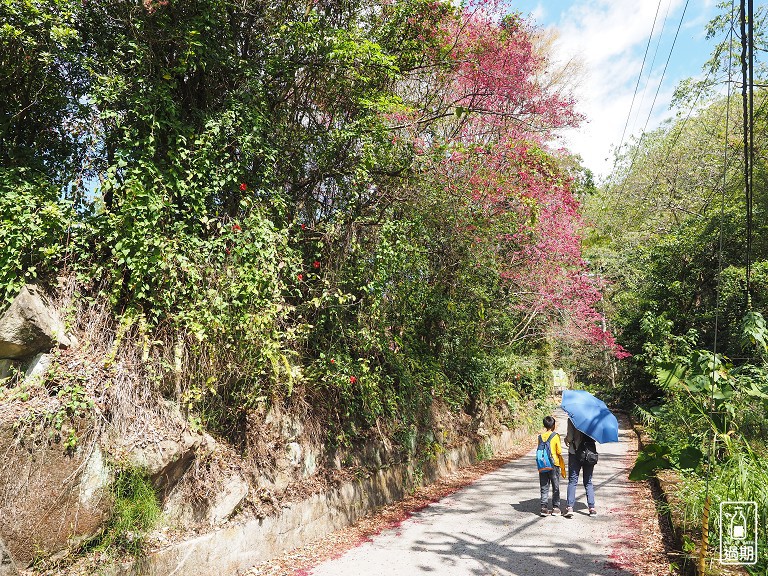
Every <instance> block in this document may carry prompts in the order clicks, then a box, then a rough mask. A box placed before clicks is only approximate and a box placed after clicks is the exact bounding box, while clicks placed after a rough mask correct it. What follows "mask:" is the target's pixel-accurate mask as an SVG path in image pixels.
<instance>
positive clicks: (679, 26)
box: [619, 0, 690, 193]
mask: <svg viewBox="0 0 768 576" xmlns="http://www.w3.org/2000/svg"><path fill="white" fill-rule="evenodd" d="M689 2H690V0H686V1H685V6H683V13H682V14H681V15H680V22H679V23H678V24H677V30H676V31H675V37H674V39H673V40H672V46H671V47H670V49H669V55H668V56H667V61H666V63H665V64H664V70H663V71H662V73H661V79H660V80H659V86H658V88H657V89H656V94H655V95H654V97H653V102H652V103H651V108H650V110H649V112H648V118H647V119H646V121H645V125H644V126H643V131H642V132H641V134H640V140H639V141H638V142H637V145H636V146H635V151H634V153H633V154H632V160H631V161H630V163H629V169H628V170H627V175H629V174H631V173H632V168H633V167H634V166H635V160H637V154H638V153H639V151H640V146H641V145H642V143H643V138H644V137H645V130H646V128H647V127H648V122H649V121H650V119H651V115H652V114H653V108H654V106H655V105H656V99H657V98H658V96H659V92H660V91H661V85H662V84H663V82H664V76H666V73H667V67H668V66H669V61H670V60H671V59H672V53H673V52H674V50H675V44H676V43H677V37H678V35H679V34H680V28H682V26H683V20H684V19H685V13H686V11H687V10H688V3H689ZM626 182H627V179H626V177H625V178H624V180H623V181H622V183H621V188H620V189H619V192H620V193H621V192H622V191H623V190H624V186H625V184H626Z"/></svg>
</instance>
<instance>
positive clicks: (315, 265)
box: [312, 260, 320, 268]
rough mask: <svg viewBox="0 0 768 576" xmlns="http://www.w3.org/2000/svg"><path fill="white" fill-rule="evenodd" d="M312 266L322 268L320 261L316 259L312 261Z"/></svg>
mask: <svg viewBox="0 0 768 576" xmlns="http://www.w3.org/2000/svg"><path fill="white" fill-rule="evenodd" d="M312 266H313V267H315V268H320V262H318V261H317V260H315V261H314V262H312Z"/></svg>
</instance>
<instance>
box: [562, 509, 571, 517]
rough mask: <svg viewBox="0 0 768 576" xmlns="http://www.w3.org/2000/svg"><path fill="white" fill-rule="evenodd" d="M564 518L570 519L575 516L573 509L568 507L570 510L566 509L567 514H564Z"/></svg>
mask: <svg viewBox="0 0 768 576" xmlns="http://www.w3.org/2000/svg"><path fill="white" fill-rule="evenodd" d="M563 516H565V517H566V518H570V517H571V516H573V508H571V507H570V506H568V508H566V509H565V514H563Z"/></svg>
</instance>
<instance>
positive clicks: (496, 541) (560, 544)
mask: <svg viewBox="0 0 768 576" xmlns="http://www.w3.org/2000/svg"><path fill="white" fill-rule="evenodd" d="M555 417H556V418H557V420H558V431H559V432H561V434H562V435H563V436H564V435H565V424H566V419H565V414H564V413H563V412H558V413H556V414H555ZM634 438H635V436H634V433H632V431H631V430H628V429H623V430H621V432H620V440H621V442H619V443H618V444H602V445H598V451H599V452H600V462H599V463H598V465H597V466H596V468H595V477H594V483H595V488H596V501H597V509H598V512H599V514H598V516H596V517H590V516H589V515H588V513H587V507H586V501H585V494H584V487H583V486H582V485H579V487H578V490H577V493H576V494H577V503H576V508H575V514H574V516H573V517H572V518H570V519H567V518H563V517H554V516H549V517H541V516H539V509H540V506H539V485H538V477H537V476H538V475H537V472H536V466H535V462H534V457H533V453H531V454H529V455H527V456H524V457H523V458H520V459H519V460H516V461H514V462H511V463H509V464H507V465H505V466H503V467H502V468H500V469H498V470H496V471H495V472H491V473H490V474H487V475H486V476H484V477H483V478H481V479H480V480H479V481H477V482H475V483H474V484H472V485H471V486H468V487H466V488H464V489H462V490H460V491H458V492H456V493H454V494H452V495H450V496H449V497H447V498H445V499H443V500H441V501H439V502H436V503H434V504H432V505H431V506H429V507H427V508H425V509H424V510H422V511H421V512H418V513H416V514H414V515H413V516H412V517H411V518H409V519H408V520H406V521H405V522H403V523H402V524H401V525H399V526H397V527H395V528H391V529H388V530H386V531H384V532H382V533H381V534H379V535H377V536H375V537H374V538H373V539H372V540H371V541H370V542H366V543H364V544H362V545H360V546H358V547H357V548H354V549H352V550H350V551H348V552H347V553H346V554H344V555H343V556H341V557H340V558H337V559H334V560H330V561H327V562H325V563H323V564H320V565H319V566H316V567H315V568H314V569H312V570H311V571H310V574H311V575H312V576H359V575H361V574H375V575H381V576H389V575H395V576H399V575H403V576H413V575H414V574H435V575H436V576H450V575H456V576H471V575H478V576H479V575H483V576H489V575H498V576H501V575H516V576H549V575H553V576H554V575H558V576H559V575H565V574H568V575H575V576H591V575H611V576H629V575H630V574H631V572H629V571H626V570H622V569H618V568H614V567H613V566H616V565H615V564H613V563H612V562H611V554H614V556H616V555H617V554H618V553H620V552H621V547H622V546H624V545H625V542H626V540H627V539H628V538H631V537H628V536H627V534H628V531H627V528H626V527H625V526H626V525H628V524H630V522H629V516H628V515H629V514H630V513H631V508H632V507H631V498H630V495H629V492H628V490H627V479H626V475H627V465H628V462H627V459H626V452H627V448H628V445H629V443H630V442H631V441H634ZM565 487H566V484H565V483H562V484H561V492H562V498H563V504H565Z"/></svg>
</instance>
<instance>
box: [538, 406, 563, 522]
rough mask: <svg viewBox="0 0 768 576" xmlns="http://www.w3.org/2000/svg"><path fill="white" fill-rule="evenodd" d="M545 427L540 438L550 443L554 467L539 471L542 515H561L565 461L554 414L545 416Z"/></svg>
mask: <svg viewBox="0 0 768 576" xmlns="http://www.w3.org/2000/svg"><path fill="white" fill-rule="evenodd" d="M543 424H544V429H545V431H544V432H543V433H542V434H541V436H540V438H541V440H542V441H544V442H547V443H548V444H549V449H550V453H551V456H552V469H551V470H544V471H540V472H539V485H540V486H541V515H542V516H548V515H550V514H551V515H552V516H559V515H560V514H561V510H560V476H562V477H563V478H565V461H564V460H563V449H562V446H561V444H560V435H559V434H558V433H557V432H555V419H554V418H553V417H552V416H545V417H544V421H543ZM550 484H551V485H552V508H551V509H550V508H549V506H548V503H549V485H550Z"/></svg>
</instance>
